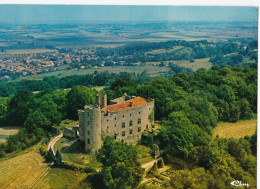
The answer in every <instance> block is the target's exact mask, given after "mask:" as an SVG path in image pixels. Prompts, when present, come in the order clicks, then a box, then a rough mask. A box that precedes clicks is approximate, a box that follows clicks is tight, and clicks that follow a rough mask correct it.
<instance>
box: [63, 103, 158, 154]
mask: <svg viewBox="0 0 260 189" xmlns="http://www.w3.org/2000/svg"><path fill="white" fill-rule="evenodd" d="M153 110H154V101H151V102H149V103H147V104H145V105H143V106H139V107H134V108H130V109H126V110H122V111H116V112H102V111H101V109H100V107H99V106H98V107H94V106H85V107H84V110H79V133H80V134H79V137H80V140H81V141H85V150H86V151H87V152H90V153H94V152H95V151H96V150H97V149H98V148H100V147H101V134H102V133H103V134H104V135H108V136H111V137H114V138H115V139H116V140H119V141H124V142H128V143H131V144H136V143H137V142H138V141H139V140H140V139H141V136H142V132H143V131H144V130H146V129H149V128H151V127H152V124H153V121H150V119H149V116H150V114H151V113H153ZM66 132H68V131H66ZM74 135H75V133H74Z"/></svg>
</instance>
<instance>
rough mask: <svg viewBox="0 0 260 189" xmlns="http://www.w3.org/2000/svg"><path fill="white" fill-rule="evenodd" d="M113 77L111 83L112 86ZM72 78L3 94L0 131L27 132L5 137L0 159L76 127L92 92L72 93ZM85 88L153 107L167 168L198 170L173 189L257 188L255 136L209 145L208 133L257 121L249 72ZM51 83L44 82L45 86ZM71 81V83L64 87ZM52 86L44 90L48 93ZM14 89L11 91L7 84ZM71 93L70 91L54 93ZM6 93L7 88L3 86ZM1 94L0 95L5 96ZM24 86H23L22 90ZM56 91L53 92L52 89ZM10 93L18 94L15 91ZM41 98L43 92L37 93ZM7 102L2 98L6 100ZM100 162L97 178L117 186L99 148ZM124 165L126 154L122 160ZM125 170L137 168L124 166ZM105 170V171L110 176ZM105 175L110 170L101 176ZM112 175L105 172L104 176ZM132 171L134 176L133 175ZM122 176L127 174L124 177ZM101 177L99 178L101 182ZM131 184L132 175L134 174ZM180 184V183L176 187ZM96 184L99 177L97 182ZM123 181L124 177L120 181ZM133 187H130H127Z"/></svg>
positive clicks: (253, 73)
mask: <svg viewBox="0 0 260 189" xmlns="http://www.w3.org/2000/svg"><path fill="white" fill-rule="evenodd" d="M113 77H115V78H114V79H115V80H113V79H112V78H113ZM73 78H74V77H72V76H71V77H65V78H60V79H59V78H46V79H45V80H43V81H22V82H21V83H23V82H28V83H33V82H35V84H34V86H35V88H34V89H32V88H30V87H29V86H28V88H20V90H21V89H23V90H25V91H19V92H18V90H16V91H13V93H15V94H14V95H10V94H12V92H9V93H8V92H6V93H2V96H9V97H2V98H1V99H0V106H1V107H0V123H1V124H3V125H21V126H24V129H22V130H21V131H19V132H18V134H16V135H12V136H9V137H8V138H7V142H6V143H3V144H0V156H1V157H3V156H4V155H5V154H6V153H9V152H12V151H16V150H19V149H25V148H27V147H29V146H31V145H33V144H35V143H37V142H38V141H40V140H41V139H42V138H43V137H44V136H46V135H48V133H51V132H52V133H57V132H58V129H59V128H58V124H59V122H60V121H61V120H63V119H66V118H70V119H77V114H76V112H77V110H78V109H80V108H83V106H84V105H85V104H91V103H93V102H94V95H95V94H96V93H97V91H96V90H94V89H90V88H88V87H86V86H75V85H76V84H79V83H81V82H79V80H76V79H75V80H73ZM75 78H77V79H79V78H80V79H82V81H83V83H82V84H84V85H87V86H94V85H104V84H107V86H108V87H107V88H105V89H104V91H103V92H106V93H107V95H108V99H113V98H116V97H119V96H122V95H123V94H124V93H127V94H129V95H135V96H142V97H144V98H146V99H155V119H156V120H158V121H161V123H162V128H161V130H160V132H159V133H153V134H152V135H153V138H154V142H155V143H156V144H157V145H158V146H159V147H160V149H161V151H162V156H163V158H164V161H165V162H166V163H167V161H169V159H170V157H171V156H176V157H180V158H182V159H184V160H185V161H187V162H189V163H190V164H192V165H194V166H197V167H198V168H197V169H194V170H183V171H182V172H178V173H176V174H175V175H173V176H172V180H171V182H170V184H171V187H172V188H179V186H184V185H185V186H187V188H189V187H191V186H194V185H192V184H194V183H192V182H193V180H194V179H197V181H196V183H197V184H196V187H197V188H198V187H199V186H204V187H205V188H230V182H231V181H233V180H241V181H243V182H244V183H249V184H250V186H251V187H252V188H254V187H255V186H256V134H255V135H253V136H246V137H245V138H241V139H224V138H219V137H216V138H215V139H213V138H212V128H214V127H215V126H216V125H217V123H218V122H219V121H227V122H236V121H238V120H241V119H251V118H256V113H257V106H256V104H257V67H256V65H255V64H252V65H250V66H233V67H231V66H213V67H212V68H211V69H210V70H206V69H199V70H198V71H196V72H191V73H189V72H180V73H178V74H175V75H172V76H170V77H167V78H166V77H158V78H154V79H146V78H145V77H143V79H142V80H139V77H136V76H133V75H131V74H130V75H129V74H124V75H122V74H121V75H120V74H119V75H113V74H108V73H105V74H104V73H103V74H97V73H96V74H94V75H87V76H80V77H79V76H77V77H75ZM48 79H49V80H48ZM66 79H67V80H69V79H71V81H73V82H71V81H70V82H71V83H70V82H68V83H70V84H68V83H66V81H67V80H66ZM37 82H39V83H40V82H45V84H46V86H44V87H43V88H42V89H44V88H47V86H50V87H52V88H54V89H45V90H42V91H40V92H39V93H31V91H33V90H35V89H36V88H37V87H39V83H37ZM47 84H49V85H47ZM9 85H16V84H15V83H10V84H5V86H6V87H8V86H9ZM65 85H66V87H72V89H71V90H70V91H66V90H55V89H59V88H66V87H65ZM3 86H4V85H3ZM3 86H2V88H3ZM24 86H26V84H24ZM53 86H56V87H53ZM13 88H15V87H14V86H13ZM38 90H41V89H39V88H38ZM3 94H4V95H3ZM108 145H111V146H108V147H111V148H115V149H116V148H117V147H116V146H118V150H120V151H124V150H126V151H127V150H130V151H131V152H130V151H129V152H128V153H129V154H131V155H132V156H131V157H133V158H136V157H137V155H136V150H135V149H134V147H133V148H132V147H128V146H127V145H124V144H120V142H117V143H113V142H111V141H108ZM102 150H103V151H101V152H100V153H101V155H102V153H104V154H103V156H100V157H99V160H100V161H101V162H103V163H104V166H107V167H104V170H103V171H105V172H101V177H102V176H105V178H104V180H103V181H104V184H105V185H106V179H109V183H111V182H112V183H113V184H111V185H106V186H107V187H108V188H114V187H117V184H122V182H123V181H124V179H123V180H122V177H121V176H122V175H121V174H120V171H123V170H124V171H126V170H125V169H120V168H118V169H117V170H118V171H117V172H116V173H115V172H113V171H111V170H110V168H111V166H112V167H113V166H116V165H114V164H113V163H115V164H117V165H118V162H121V163H122V162H124V160H122V159H120V158H117V160H114V159H113V161H112V159H111V161H110V162H106V161H104V155H108V157H107V159H109V158H115V157H114V156H115V154H121V152H118V153H117V152H115V153H113V154H114V155H113V157H112V156H111V157H110V156H109V153H110V152H107V151H106V148H104V147H103V148H102ZM122 154H123V156H122V157H125V156H126V157H127V156H128V155H127V153H126V154H124V153H122ZM126 161H128V163H127V165H128V166H129V165H131V164H133V166H134V167H136V166H137V167H138V166H140V165H138V164H134V161H133V160H131V159H127V160H126ZM109 167H110V168H109ZM105 168H107V169H105ZM109 171H110V172H109ZM132 171H133V170H132ZM126 173H129V172H127V171H126ZM102 174H103V175H102ZM131 175H132V176H133V177H135V176H134V175H135V174H131ZM183 175H186V176H185V179H178V178H180V177H183ZM99 176H100V175H99ZM124 178H125V179H127V178H126V177H124ZM127 182H129V183H128V184H129V186H133V187H135V186H136V185H137V184H138V182H140V179H139V176H138V178H136V179H132V181H131V179H130V180H129V179H128V181H127ZM131 182H132V183H131Z"/></svg>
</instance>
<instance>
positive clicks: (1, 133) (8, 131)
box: [0, 126, 22, 143]
mask: <svg viewBox="0 0 260 189" xmlns="http://www.w3.org/2000/svg"><path fill="white" fill-rule="evenodd" d="M21 128H22V127H18V126H7V127H1V128H0V143H1V142H5V141H6V138H7V137H8V136H9V135H14V134H16V133H18V131H19V130H20V129H21Z"/></svg>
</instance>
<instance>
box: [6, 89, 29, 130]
mask: <svg viewBox="0 0 260 189" xmlns="http://www.w3.org/2000/svg"><path fill="white" fill-rule="evenodd" d="M32 102H33V94H32V93H29V92H27V91H20V92H18V93H17V94H16V95H15V96H14V97H13V98H11V100H10V103H9V105H8V121H9V124H10V125H23V123H24V122H25V120H26V118H27V116H28V115H29V111H30V108H31V106H32Z"/></svg>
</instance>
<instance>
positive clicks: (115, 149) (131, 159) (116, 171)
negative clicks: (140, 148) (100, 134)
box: [97, 137, 143, 188]
mask: <svg viewBox="0 0 260 189" xmlns="http://www.w3.org/2000/svg"><path fill="white" fill-rule="evenodd" d="M97 159H98V161H100V162H101V163H102V164H103V167H102V171H101V174H102V176H103V182H104V184H105V186H106V187H107V188H124V187H129V188H135V187H136V186H137V185H138V184H139V183H140V182H141V180H142V173H143V170H142V168H141V165H140V163H139V162H138V153H137V149H136V147H134V146H132V145H129V144H127V143H122V142H118V141H114V140H113V139H112V138H110V137H106V138H105V139H104V143H103V145H102V147H101V149H100V150H99V152H98V153H97Z"/></svg>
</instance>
